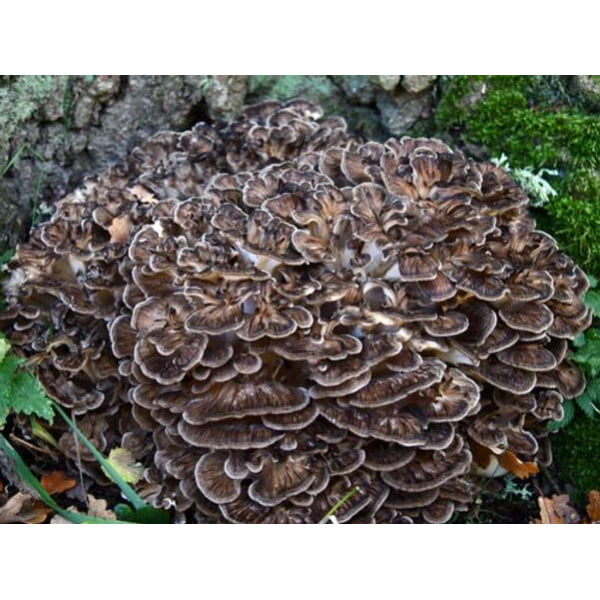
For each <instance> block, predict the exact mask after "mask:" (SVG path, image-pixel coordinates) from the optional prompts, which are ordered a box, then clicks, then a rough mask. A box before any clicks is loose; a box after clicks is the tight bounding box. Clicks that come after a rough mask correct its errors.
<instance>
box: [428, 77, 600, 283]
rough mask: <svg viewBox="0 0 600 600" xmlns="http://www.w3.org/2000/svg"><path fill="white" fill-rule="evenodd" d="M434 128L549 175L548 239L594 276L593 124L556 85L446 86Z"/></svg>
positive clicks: (597, 202) (480, 82)
mask: <svg viewBox="0 0 600 600" xmlns="http://www.w3.org/2000/svg"><path fill="white" fill-rule="evenodd" d="M436 123H437V126H438V128H440V129H444V130H449V131H453V132H454V135H455V136H456V137H458V138H459V139H460V140H462V142H464V143H471V144H477V145H480V146H483V147H484V149H485V151H486V152H487V153H488V154H489V155H490V156H500V155H501V154H502V153H504V154H506V155H507V156H508V158H509V160H510V163H511V165H512V166H513V167H521V168H524V167H532V168H534V169H539V168H542V167H545V168H550V169H557V170H558V171H559V173H560V175H559V176H557V177H556V178H554V179H555V180H553V181H552V185H553V186H554V187H555V189H556V190H557V191H558V195H557V196H556V197H555V198H554V199H552V200H551V201H550V202H549V204H548V205H547V210H548V213H549V214H550V216H551V217H552V220H551V221H550V223H551V230H550V233H552V234H553V235H555V236H556V238H557V241H558V242H559V244H560V245H561V247H563V248H564V249H565V250H566V251H567V252H568V253H569V254H570V255H571V256H572V257H573V259H574V260H575V261H576V262H577V263H579V264H580V265H581V266H582V267H583V268H584V269H586V270H588V271H589V272H592V273H594V274H600V119H598V116H597V115H591V114H586V112H585V111H584V109H583V108H581V107H580V106H578V105H577V104H575V103H574V101H572V100H571V96H570V95H569V94H568V90H566V89H565V84H564V78H559V77H543V76H532V77H527V76H474V77H469V76H458V77H453V78H450V79H447V80H446V81H445V82H444V84H443V86H442V97H441V99H440V102H439V105H438V109H437V112H436Z"/></svg>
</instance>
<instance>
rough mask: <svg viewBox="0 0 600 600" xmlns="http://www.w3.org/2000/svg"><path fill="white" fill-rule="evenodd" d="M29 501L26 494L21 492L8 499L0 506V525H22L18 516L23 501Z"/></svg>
mask: <svg viewBox="0 0 600 600" xmlns="http://www.w3.org/2000/svg"><path fill="white" fill-rule="evenodd" d="M30 499H31V498H30V497H29V496H28V495H27V494H23V493H21V492H17V493H16V494H15V495H14V496H12V497H11V498H9V499H8V500H7V501H6V503H5V504H4V505H2V506H0V523H2V524H4V523H22V522H23V520H22V519H20V518H19V516H18V515H19V512H20V511H21V509H22V508H23V504H24V503H25V501H26V500H30Z"/></svg>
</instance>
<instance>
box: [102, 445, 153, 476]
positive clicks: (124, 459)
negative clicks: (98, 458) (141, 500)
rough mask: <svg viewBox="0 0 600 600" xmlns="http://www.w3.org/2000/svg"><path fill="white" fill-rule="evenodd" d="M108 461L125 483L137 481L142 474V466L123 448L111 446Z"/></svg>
mask: <svg viewBox="0 0 600 600" xmlns="http://www.w3.org/2000/svg"><path fill="white" fill-rule="evenodd" d="M108 462H109V463H110V465H111V466H112V468H113V469H114V470H115V471H117V473H118V474H119V475H120V476H121V477H122V478H123V479H124V480H125V481H126V482H127V483H137V482H138V481H139V480H140V479H141V478H142V476H143V474H144V466H143V465H142V464H140V463H138V462H136V460H135V458H134V457H133V454H131V452H129V450H126V449H125V448H113V449H112V450H111V451H110V453H109V454H108ZM102 470H103V471H104V469H102ZM104 472H105V473H106V471H104ZM106 475H107V476H109V475H108V473H106Z"/></svg>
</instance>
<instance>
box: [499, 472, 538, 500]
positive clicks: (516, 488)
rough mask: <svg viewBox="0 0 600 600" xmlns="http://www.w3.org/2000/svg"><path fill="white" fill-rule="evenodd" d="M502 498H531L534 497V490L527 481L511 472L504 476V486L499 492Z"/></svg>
mask: <svg viewBox="0 0 600 600" xmlns="http://www.w3.org/2000/svg"><path fill="white" fill-rule="evenodd" d="M498 497H499V498H500V499H501V500H508V499H510V498H517V499H520V500H531V498H533V490H532V489H531V485H530V484H529V483H527V482H523V481H520V480H518V479H517V478H516V477H515V476H514V475H511V474H510V473H509V474H508V475H506V476H505V477H504V488H503V489H502V491H501V492H500V493H499V494H498Z"/></svg>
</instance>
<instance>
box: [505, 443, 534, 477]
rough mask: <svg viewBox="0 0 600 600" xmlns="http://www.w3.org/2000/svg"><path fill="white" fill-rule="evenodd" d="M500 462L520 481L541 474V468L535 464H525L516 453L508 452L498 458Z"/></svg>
mask: <svg viewBox="0 0 600 600" xmlns="http://www.w3.org/2000/svg"><path fill="white" fill-rule="evenodd" d="M498 462H499V463H500V465H501V466H502V467H504V468H505V469H506V470H507V471H508V472H509V473H512V474H513V475H514V476H515V477H518V478H519V479H528V478H529V477H531V475H535V474H536V473H539V472H540V469H539V467H538V466H537V465H536V464H535V463H534V462H523V461H522V460H521V459H520V458H519V457H518V456H517V455H516V454H515V453H514V452H511V451H510V450H506V452H503V453H502V454H501V455H500V456H499V457H498Z"/></svg>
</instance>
